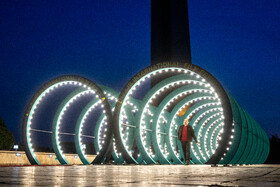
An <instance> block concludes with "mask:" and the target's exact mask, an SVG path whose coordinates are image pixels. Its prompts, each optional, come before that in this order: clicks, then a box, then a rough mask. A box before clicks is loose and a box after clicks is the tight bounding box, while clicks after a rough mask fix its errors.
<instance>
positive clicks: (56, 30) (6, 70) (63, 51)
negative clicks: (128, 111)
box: [0, 0, 280, 141]
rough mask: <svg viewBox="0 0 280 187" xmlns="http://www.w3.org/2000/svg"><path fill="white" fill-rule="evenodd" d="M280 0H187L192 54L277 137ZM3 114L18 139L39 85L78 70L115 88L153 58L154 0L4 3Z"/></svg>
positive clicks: (0, 8)
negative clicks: (27, 109) (29, 103)
mask: <svg viewBox="0 0 280 187" xmlns="http://www.w3.org/2000/svg"><path fill="white" fill-rule="evenodd" d="M279 12H280V3H279V1H278V0H244V1H237V0H235V1H233V0H227V1H219V0H211V1H209V0H189V19H190V37H191V50H192V51H191V52H192V60H193V63H194V64H196V65H199V66H201V67H202V68H204V69H206V70H207V71H209V72H210V73H212V74H213V75H214V76H215V77H216V78H217V79H218V80H219V81H220V82H221V84H222V85H223V86H224V88H225V89H226V90H227V91H229V92H230V93H231V94H232V95H233V97H235V98H236V100H237V101H238V103H239V104H240V105H241V106H242V107H243V108H244V109H245V110H247V112H249V114H251V115H252V116H253V117H254V118H255V119H256V121H257V122H259V123H260V125H261V126H262V127H263V128H264V129H265V131H266V132H267V133H268V134H269V135H271V134H278V135H280V105H279V104H280V99H279V96H278V95H279V93H278V92H279V91H280V82H279V72H280V65H279V60H280V34H279V33H280V24H279V23H280V14H279ZM0 28H1V29H0V86H1V90H0V116H1V117H2V118H3V119H4V120H5V122H6V124H7V126H8V128H9V129H10V130H11V131H12V132H13V133H14V134H15V136H16V139H17V140H18V141H19V140H20V127H21V120H22V117H23V113H24V109H25V106H26V105H27V104H28V101H29V100H30V98H31V97H32V95H33V94H34V93H35V91H36V90H37V89H39V88H40V86H41V85H42V84H43V83H45V82H47V81H48V80H50V79H52V78H54V77H56V76H59V75H63V74H79V75H82V76H85V77H87V78H90V79H92V80H94V81H95V82H96V83H99V84H104V85H107V86H110V87H112V88H114V89H116V90H118V91H120V90H121V88H122V87H123V86H124V85H125V84H126V82H127V81H128V80H129V79H130V78H131V77H132V76H133V75H134V74H135V73H137V72H138V71H139V70H141V69H143V68H145V67H146V66H148V65H149V64H150V0H141V1H138V0H137V1H136V0H134V1H132V0H131V1H118V0H92V1H36V0H31V1H13V0H9V1H8V0H6V1H0Z"/></svg>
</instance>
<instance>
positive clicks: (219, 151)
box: [23, 63, 269, 164]
mask: <svg viewBox="0 0 280 187" xmlns="http://www.w3.org/2000/svg"><path fill="white" fill-rule="evenodd" d="M158 79H160V80H162V81H160V82H158V83H157V84H155V85H154V86H152V87H150V85H151V82H153V81H154V80H158ZM69 86H72V87H74V89H73V91H71V92H70V93H69V94H67V95H66V96H65V98H64V99H63V101H62V102H61V103H60V105H59V106H58V107H57V109H56V113H55V115H54V118H53V121H52V128H51V132H50V133H51V136H52V140H51V141H52V147H53V150H54V152H55V155H56V157H57V159H58V160H59V162H60V163H61V164H69V162H68V161H67V159H66V157H65V154H64V153H63V147H62V145H61V143H60V137H61V136H62V135H63V134H67V133H65V132H62V131H60V129H61V126H63V119H64V113H66V112H67V110H68V109H69V108H71V106H72V104H73V103H75V102H79V98H81V97H83V96H85V95H90V96H91V97H92V98H91V99H90V101H89V102H88V103H87V104H86V105H85V106H84V108H83V110H82V111H81V112H80V114H79V117H78V118H77V122H76V125H75V130H74V133H73V134H71V135H73V136H74V137H75V138H74V140H75V149H76V152H77V154H78V156H79V158H80V159H81V161H82V163H83V164H91V163H93V164H100V163H104V161H105V157H106V154H110V152H112V157H113V158H114V162H115V163H116V164H121V163H136V164H158V163H159V164H183V163H184V156H183V152H182V147H181V144H180V142H179V140H178V138H177V129H178V127H179V126H180V125H181V124H183V120H184V119H185V118H188V119H189V121H190V125H192V126H193V128H194V131H195V134H196V135H197V138H198V141H199V143H200V144H199V145H196V144H193V143H192V144H191V157H192V160H191V163H194V164H257V163H263V162H264V161H265V160H266V158H267V156H268V153H269V141H268V137H267V135H266V133H265V132H264V131H263V129H262V128H261V127H260V126H259V125H258V123H256V122H255V120H254V119H252V117H251V116H250V115H249V114H248V113H247V112H246V111H244V110H243V109H242V108H241V107H240V106H239V105H238V103H237V102H236V101H235V100H234V99H233V98H232V96H231V95H230V94H229V93H227V92H226V91H225V90H224V89H223V87H222V86H221V85H220V83H219V82H218V81H217V80H216V79H215V78H214V77H213V76H212V75H211V74H210V73H208V72H207V71H205V70H204V69H202V68H200V67H198V66H196V65H193V64H180V63H161V64H157V65H154V66H149V67H147V68H145V69H143V70H142V71H140V72H139V73H138V74H136V75H135V76H134V77H133V78H132V79H131V80H130V81H129V82H128V83H127V85H126V86H125V87H124V89H123V90H122V91H121V92H120V93H118V92H116V91H114V90H112V89H111V88H108V87H105V86H102V85H96V84H95V83H94V82H92V81H90V80H88V79H85V78H83V77H80V76H61V77H58V78H56V79H54V80H52V81H50V82H48V83H46V84H45V85H44V86H42V88H41V89H40V90H39V91H38V92H37V93H36V94H35V95H34V97H33V98H32V100H31V102H30V103H29V105H28V107H27V110H26V116H25V118H24V123H23V139H24V141H25V149H26V154H27V157H28V159H29V161H30V163H31V164H40V161H39V160H38V158H37V157H36V153H35V151H36V150H34V148H33V147H34V146H33V145H34V143H36V142H33V141H32V135H33V134H34V133H37V132H40V133H44V130H42V127H40V126H38V125H34V124H33V123H35V122H36V120H34V118H40V116H38V115H37V116H36V110H38V108H40V103H42V101H43V100H47V96H48V95H50V94H52V92H54V91H55V90H56V89H59V88H62V87H69ZM98 108H99V110H101V111H102V112H99V114H98V117H97V118H98V119H97V120H96V121H95V123H94V124H95V127H94V132H93V134H94V135H93V136H91V138H93V139H94V144H93V146H94V149H95V150H96V157H95V159H94V160H89V159H88V158H87V155H86V154H85V151H84V149H83V138H84V137H89V136H88V135H86V132H85V131H83V128H84V126H85V125H86V121H87V120H90V118H88V116H89V115H90V113H95V112H97V110H98ZM33 120H34V122H33ZM90 124H91V125H92V124H93V122H92V121H91V122H90ZM68 134H69V133H68Z"/></svg>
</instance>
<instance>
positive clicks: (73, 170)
mask: <svg viewBox="0 0 280 187" xmlns="http://www.w3.org/2000/svg"><path fill="white" fill-rule="evenodd" d="M10 185H12V186H16V185H21V186H42V185H43V186H55V185H56V186H181V185H187V186H208V185H218V186H237V185H239V186H280V165H251V166H231V167H221V166H219V167H211V166H209V165H190V166H184V165H149V166H137V165H126V166H122V165H120V166H117V165H99V166H27V167H0V186H1V187H2V186H10Z"/></svg>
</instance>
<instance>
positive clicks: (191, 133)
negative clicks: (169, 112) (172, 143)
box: [178, 125, 197, 143]
mask: <svg viewBox="0 0 280 187" xmlns="http://www.w3.org/2000/svg"><path fill="white" fill-rule="evenodd" d="M183 128H184V125H181V126H180V127H179V129H178V138H179V140H180V141H181V140H182V132H183ZM187 135H188V141H189V142H191V141H192V138H193V139H194V140H195V142H196V143H197V139H196V136H195V134H194V130H193V128H192V126H190V125H188V127H187Z"/></svg>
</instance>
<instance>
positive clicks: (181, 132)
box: [178, 118, 199, 165]
mask: <svg viewBox="0 0 280 187" xmlns="http://www.w3.org/2000/svg"><path fill="white" fill-rule="evenodd" d="M178 138H179V140H180V141H181V144H182V148H183V152H184V156H185V160H186V165H189V164H190V148H191V142H192V139H194V140H195V142H196V145H199V143H198V141H197V139H196V136H195V134H194V130H193V128H192V126H190V125H189V120H188V119H187V118H186V119H185V120H184V124H183V125H181V126H180V127H179V129H178Z"/></svg>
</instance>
